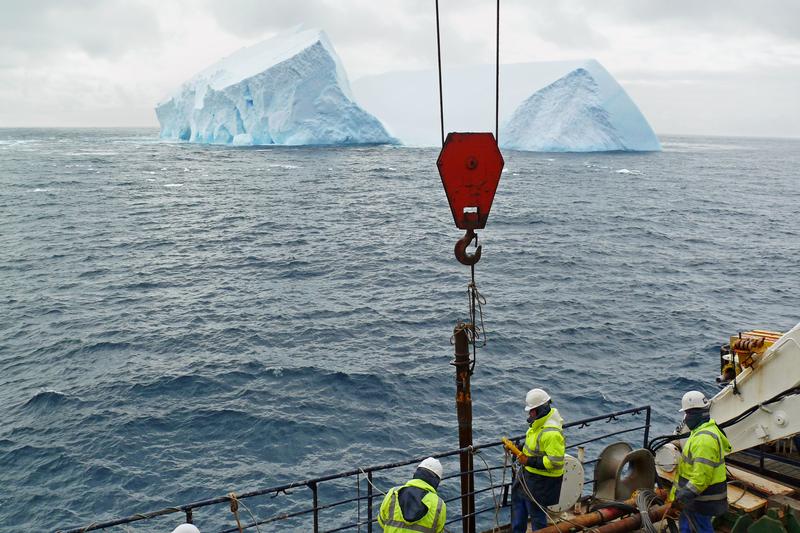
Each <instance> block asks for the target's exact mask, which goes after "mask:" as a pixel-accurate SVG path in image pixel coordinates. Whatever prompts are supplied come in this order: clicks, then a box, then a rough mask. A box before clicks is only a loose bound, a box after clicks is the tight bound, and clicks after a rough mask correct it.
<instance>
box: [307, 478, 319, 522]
mask: <svg viewBox="0 0 800 533" xmlns="http://www.w3.org/2000/svg"><path fill="white" fill-rule="evenodd" d="M308 487H309V488H310V489H311V491H312V492H313V493H314V533H318V531H319V495H318V494H317V484H316V483H309V484H308Z"/></svg>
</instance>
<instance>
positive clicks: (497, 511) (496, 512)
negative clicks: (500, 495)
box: [470, 446, 508, 533]
mask: <svg viewBox="0 0 800 533" xmlns="http://www.w3.org/2000/svg"><path fill="white" fill-rule="evenodd" d="M470 448H472V447H471V446H470ZM470 453H471V454H472V455H473V456H477V457H478V459H480V460H481V461H483V465H484V466H485V467H486V473H487V474H489V486H490V487H492V500H494V525H495V527H494V528H492V532H493V533H494V532H495V531H500V520H499V518H498V516H499V514H500V503H499V501H498V500H497V495H496V494H495V492H494V489H495V484H494V479H493V476H492V471H491V469H490V468H489V463H487V462H486V459H484V458H483V455H481V452H479V451H477V452H476V451H474V450H472V449H470ZM507 455H508V454H507V453H506V456H507ZM505 466H506V465H505V461H504V462H503V478H504V481H505ZM473 488H474V487H473Z"/></svg>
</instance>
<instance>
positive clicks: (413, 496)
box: [378, 457, 447, 533]
mask: <svg viewBox="0 0 800 533" xmlns="http://www.w3.org/2000/svg"><path fill="white" fill-rule="evenodd" d="M442 475H443V470H442V463H440V462H439V460H438V459H434V458H433V457H428V458H427V459H425V460H424V461H422V462H421V463H420V464H419V466H418V467H417V470H416V471H415V472H414V477H413V479H411V480H410V481H409V482H408V483H406V484H405V485H403V486H402V487H393V488H392V489H390V490H389V492H387V493H386V496H385V497H384V498H383V503H382V504H381V512H380V514H379V515H378V523H379V524H380V525H381V527H382V528H383V531H384V532H385V533H410V532H415V533H420V532H421V533H441V532H442V531H443V530H444V523H445V520H446V518H447V505H445V503H444V500H443V499H442V498H441V497H439V495H438V494H437V493H436V489H437V488H438V486H439V482H440V481H441V480H442Z"/></svg>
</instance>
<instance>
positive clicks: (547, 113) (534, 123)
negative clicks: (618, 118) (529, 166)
mask: <svg viewBox="0 0 800 533" xmlns="http://www.w3.org/2000/svg"><path fill="white" fill-rule="evenodd" d="M623 127H624V124H623ZM500 139H501V140H502V146H503V147H505V148H511V149H513V150H528V151H532V152H603V151H614V150H628V149H629V144H628V142H627V141H626V139H625V138H624V136H623V132H620V131H617V128H616V127H615V126H614V124H612V117H611V114H610V113H609V112H608V110H606V108H605V107H603V102H602V100H601V98H600V88H599V86H598V85H597V82H596V81H595V79H594V78H593V77H592V75H591V74H589V71H588V70H586V69H585V68H578V69H575V70H573V71H572V72H570V73H569V74H567V75H566V76H564V77H563V78H560V79H558V80H556V81H555V82H553V83H551V84H550V85H548V86H547V87H545V88H543V89H539V90H538V91H536V92H535V93H534V94H533V95H531V96H530V97H529V98H528V99H527V100H525V101H524V102H522V103H521V104H520V105H519V107H517V109H516V111H514V114H513V115H512V116H511V119H510V120H509V121H508V122H507V123H506V124H505V126H504V127H503V128H502V129H501V130H500Z"/></svg>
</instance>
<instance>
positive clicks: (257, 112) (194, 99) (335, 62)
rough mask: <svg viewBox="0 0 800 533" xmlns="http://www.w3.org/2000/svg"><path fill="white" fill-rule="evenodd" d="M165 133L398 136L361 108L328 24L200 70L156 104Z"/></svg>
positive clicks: (321, 140)
mask: <svg viewBox="0 0 800 533" xmlns="http://www.w3.org/2000/svg"><path fill="white" fill-rule="evenodd" d="M156 115H157V116H158V121H159V122H160V124H161V137H162V138H163V139H175V140H185V141H192V142H199V143H216V144H237V145H252V144H258V145H261V144H283V145H309V144H378V143H392V142H396V141H395V139H393V138H392V137H391V136H390V135H389V134H388V133H387V131H386V129H385V128H384V127H383V124H381V122H380V121H379V120H378V119H377V118H375V117H374V116H372V115H371V114H369V113H367V112H366V111H364V110H363V109H362V108H361V107H359V106H358V105H357V104H356V103H355V101H354V98H353V95H352V92H351V89H350V84H349V82H348V80H347V75H346V74H345V71H344V68H343V67H342V63H341V61H340V60H339V58H338V56H337V55H336V52H335V51H334V49H333V46H332V45H331V43H330V41H329V40H328V38H327V36H326V35H325V33H324V32H323V31H321V30H316V29H312V30H299V29H298V30H293V31H291V32H289V33H287V34H283V35H279V36H277V37H274V38H272V39H269V40H267V41H263V42H261V43H258V44H256V45H253V46H250V47H247V48H242V49H241V50H239V51H237V52H235V53H234V54H232V55H230V56H228V57H226V58H224V59H221V60H220V61H218V62H217V63H215V64H213V65H212V66H210V67H208V68H207V69H205V70H203V71H202V72H200V73H198V74H196V75H195V76H194V77H192V78H191V79H190V80H188V81H187V82H185V83H184V84H183V85H182V86H181V87H180V89H178V91H177V92H176V93H175V94H173V95H172V96H170V97H169V98H167V99H166V100H165V101H163V102H162V103H160V104H158V106H157V107H156Z"/></svg>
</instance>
